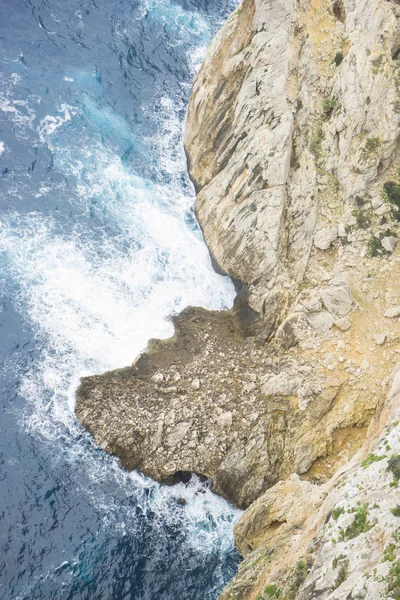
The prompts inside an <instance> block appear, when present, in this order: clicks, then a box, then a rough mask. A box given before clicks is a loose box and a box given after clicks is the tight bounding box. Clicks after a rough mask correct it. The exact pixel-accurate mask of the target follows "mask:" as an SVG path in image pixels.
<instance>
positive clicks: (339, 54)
mask: <svg viewBox="0 0 400 600" xmlns="http://www.w3.org/2000/svg"><path fill="white" fill-rule="evenodd" d="M343 58H344V56H343V52H337V54H336V56H335V58H334V59H333V61H332V62H334V63H335V65H336V66H337V67H338V66H339V65H341V64H342V62H343Z"/></svg>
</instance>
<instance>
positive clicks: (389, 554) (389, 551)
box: [382, 542, 396, 562]
mask: <svg viewBox="0 0 400 600" xmlns="http://www.w3.org/2000/svg"><path fill="white" fill-rule="evenodd" d="M395 550H396V544H393V542H390V544H388V545H387V546H386V548H385V549H384V551H383V556H382V562H386V561H387V560H388V561H389V562H393V561H394V558H395V555H394V553H395Z"/></svg>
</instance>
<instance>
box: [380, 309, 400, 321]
mask: <svg viewBox="0 0 400 600" xmlns="http://www.w3.org/2000/svg"><path fill="white" fill-rule="evenodd" d="M383 316H384V317H386V318H387V319H394V318H395V317H399V316H400V306H393V308H388V310H387V311H385V312H384V313H383Z"/></svg>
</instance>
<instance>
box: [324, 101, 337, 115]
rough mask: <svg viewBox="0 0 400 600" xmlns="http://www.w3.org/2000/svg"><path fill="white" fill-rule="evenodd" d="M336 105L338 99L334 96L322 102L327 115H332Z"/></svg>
mask: <svg viewBox="0 0 400 600" xmlns="http://www.w3.org/2000/svg"><path fill="white" fill-rule="evenodd" d="M335 106H336V100H333V99H332V98H325V99H324V100H323V102H322V110H323V111H324V114H325V117H330V116H331V114H332V112H333V109H334V108H335Z"/></svg>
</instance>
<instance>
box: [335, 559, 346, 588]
mask: <svg viewBox="0 0 400 600" xmlns="http://www.w3.org/2000/svg"><path fill="white" fill-rule="evenodd" d="M343 558H344V557H339V558H338V561H337V563H336V566H337V564H338V563H340V562H341V561H343V562H342V564H341V566H340V569H339V573H338V576H337V578H336V580H335V583H334V584H333V586H332V590H336V589H337V588H338V587H339V586H341V585H342V583H343V582H344V581H346V579H347V576H348V574H349V559H348V558H346V559H345V560H343Z"/></svg>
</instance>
